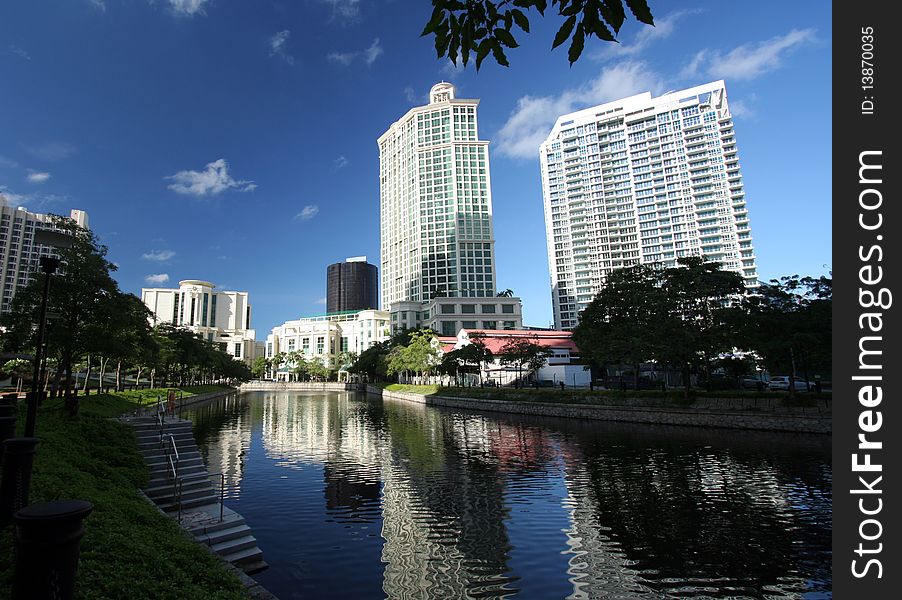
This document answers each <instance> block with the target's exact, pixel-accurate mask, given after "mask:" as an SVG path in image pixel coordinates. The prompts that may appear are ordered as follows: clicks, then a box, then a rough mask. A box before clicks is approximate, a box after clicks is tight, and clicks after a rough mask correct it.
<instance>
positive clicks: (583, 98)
mask: <svg viewBox="0 0 902 600" xmlns="http://www.w3.org/2000/svg"><path fill="white" fill-rule="evenodd" d="M663 90H664V81H663V79H662V78H661V77H660V76H659V75H658V74H657V73H655V72H654V71H652V70H651V69H650V68H648V66H646V64H645V63H643V62H635V61H624V62H620V63H617V64H615V65H613V66H609V67H605V68H604V69H602V71H601V73H600V74H599V75H598V77H596V78H595V79H592V80H589V81H587V82H586V83H584V84H583V85H581V86H579V87H577V88H572V89H569V90H564V91H563V92H561V93H560V94H559V95H557V96H523V97H522V98H520V99H519V100H518V101H517V106H516V108H515V109H514V111H513V112H512V113H511V115H510V117H508V119H507V122H505V124H504V125H503V126H502V127H501V129H500V130H499V131H498V134H497V135H496V136H495V140H496V143H497V148H498V152H500V153H501V154H503V155H505V156H509V157H512V158H538V156H539V145H540V144H541V143H542V142H544V141H545V138H546V137H548V133H549V132H550V131H551V128H552V127H554V122H555V121H556V120H557V118H558V117H560V116H561V115H564V114H567V113H571V112H574V111H577V110H581V109H584V108H589V107H591V106H595V105H597V104H603V103H605V102H610V101H612V100H617V99H620V98H626V97H627V96H632V95H634V94H638V93H641V92H652V94H654V95H657V94H660V93H661V92H662V91H663Z"/></svg>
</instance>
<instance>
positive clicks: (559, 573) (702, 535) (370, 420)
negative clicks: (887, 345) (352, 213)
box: [192, 392, 831, 599]
mask: <svg viewBox="0 0 902 600" xmlns="http://www.w3.org/2000/svg"><path fill="white" fill-rule="evenodd" d="M192 418H193V419H194V420H195V423H196V428H195V431H196V434H197V436H198V438H199V439H198V442H199V443H200V444H201V446H202V448H203V450H202V451H203V453H204V455H205V457H206V460H207V462H208V465H209V467H210V469H211V470H217V469H221V470H222V471H223V472H225V473H227V481H228V485H229V497H230V499H231V500H230V502H229V504H230V506H232V507H233V508H235V509H236V510H238V511H239V512H241V513H242V514H243V515H244V516H245V517H246V518H247V520H248V521H249V522H250V523H251V525H252V526H253V527H254V529H255V533H256V534H257V537H258V539H259V540H260V545H261V547H262V548H263V550H264V552H265V553H266V559H267V561H268V562H270V564H271V565H272V568H271V569H270V570H269V571H267V572H265V573H263V574H261V575H260V579H261V581H262V583H263V584H264V585H266V586H267V587H269V588H270V589H272V590H273V591H274V592H275V593H276V594H277V595H278V596H280V597H282V598H286V599H287V598H293V597H302V596H303V597H310V596H311V593H313V594H314V596H315V597H317V598H329V597H335V598H358V597H361V598H371V597H378V596H380V595H381V596H385V597H389V598H400V599H408V598H482V597H495V598H497V597H523V598H527V597H529V598H536V597H538V598H574V599H576V598H636V597H643V596H645V597H655V598H659V597H697V598H701V597H723V598H726V597H734V598H735V597H751V598H768V597H774V598H776V597H801V596H803V595H807V596H808V597H811V598H816V597H829V595H830V592H829V590H830V543H831V542H830V535H831V496H830V486H831V465H830V449H829V438H827V439H824V438H822V437H817V436H792V435H785V434H767V433H737V432H730V431H710V430H698V429H687V428H669V427H653V426H646V425H627V424H613V423H610V424H608V423H585V422H578V421H571V420H553V419H539V418H530V417H515V416H505V415H491V414H485V415H482V414H473V413H461V412H456V411H450V410H439V409H435V408H431V407H424V406H420V405H415V404H410V403H406V402H401V401H385V402H382V401H380V400H375V399H372V398H366V397H365V396H360V395H354V394H348V393H310V394H303V395H301V394H296V393H284V392H281V393H266V392H258V393H253V394H247V395H244V396H242V397H241V398H240V399H239V400H237V401H229V402H222V403H220V404H218V405H214V406H211V407H208V408H204V409H202V410H199V411H196V413H194V415H193V416H192Z"/></svg>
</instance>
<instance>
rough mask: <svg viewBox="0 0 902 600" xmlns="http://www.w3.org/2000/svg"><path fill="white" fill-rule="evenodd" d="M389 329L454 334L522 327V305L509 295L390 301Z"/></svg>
mask: <svg viewBox="0 0 902 600" xmlns="http://www.w3.org/2000/svg"><path fill="white" fill-rule="evenodd" d="M390 313H391V329H392V332H393V333H394V332H397V331H401V330H404V329H411V328H417V329H420V328H426V329H432V330H433V331H435V332H436V333H438V334H439V335H440V336H453V335H457V332H458V331H460V330H461V329H492V330H494V329H504V330H511V329H521V328H522V327H523V304H522V302H521V301H520V299H519V298H516V297H511V296H482V297H466V298H464V297H447V298H433V299H432V300H429V301H428V302H392V304H391V309H390Z"/></svg>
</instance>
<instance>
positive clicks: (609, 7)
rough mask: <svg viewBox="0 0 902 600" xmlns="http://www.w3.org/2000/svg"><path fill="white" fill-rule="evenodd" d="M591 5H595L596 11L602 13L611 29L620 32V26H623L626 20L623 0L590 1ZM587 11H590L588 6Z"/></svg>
mask: <svg viewBox="0 0 902 600" xmlns="http://www.w3.org/2000/svg"><path fill="white" fill-rule="evenodd" d="M589 4H592V5H594V6H593V10H594V11H600V12H601V16H602V17H603V18H604V20H605V21H606V22H607V23H608V24H609V25H610V26H611V29H613V30H614V31H615V32H619V31H620V26H621V25H623V21H624V20H625V19H626V13H625V12H624V10H623V3H622V2H621V0H600V1H599V0H589ZM586 10H589V6H588V4H587V6H586Z"/></svg>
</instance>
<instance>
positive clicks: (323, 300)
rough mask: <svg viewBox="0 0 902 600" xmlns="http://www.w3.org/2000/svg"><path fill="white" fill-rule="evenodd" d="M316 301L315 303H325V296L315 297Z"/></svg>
mask: <svg viewBox="0 0 902 600" xmlns="http://www.w3.org/2000/svg"><path fill="white" fill-rule="evenodd" d="M316 303H317V304H325V303H326V298H325V297H323V298H317V299H316Z"/></svg>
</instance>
